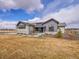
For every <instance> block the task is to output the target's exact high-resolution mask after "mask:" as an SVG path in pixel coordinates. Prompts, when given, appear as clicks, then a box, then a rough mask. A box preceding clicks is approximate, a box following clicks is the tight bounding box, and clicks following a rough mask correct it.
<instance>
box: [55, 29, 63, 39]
mask: <svg viewBox="0 0 79 59" xmlns="http://www.w3.org/2000/svg"><path fill="white" fill-rule="evenodd" d="M56 37H57V38H62V32H61V30H59V31H58V33H57V34H56Z"/></svg>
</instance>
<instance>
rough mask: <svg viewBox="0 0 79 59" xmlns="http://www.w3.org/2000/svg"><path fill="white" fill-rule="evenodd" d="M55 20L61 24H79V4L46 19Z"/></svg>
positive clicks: (49, 15)
mask: <svg viewBox="0 0 79 59" xmlns="http://www.w3.org/2000/svg"><path fill="white" fill-rule="evenodd" d="M49 18H54V19H56V20H58V21H60V22H66V23H74V22H75V23H76V22H77V23H79V4H78V5H75V6H69V7H67V8H64V9H61V10H60V11H59V12H56V13H50V14H48V15H47V16H45V17H44V19H49Z"/></svg>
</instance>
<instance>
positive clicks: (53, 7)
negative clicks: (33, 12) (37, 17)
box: [43, 0, 74, 15]
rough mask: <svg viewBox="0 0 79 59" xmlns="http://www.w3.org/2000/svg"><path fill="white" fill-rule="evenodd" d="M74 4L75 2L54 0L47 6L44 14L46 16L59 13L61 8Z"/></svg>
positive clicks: (71, 0) (72, 0)
mask: <svg viewBox="0 0 79 59" xmlns="http://www.w3.org/2000/svg"><path fill="white" fill-rule="evenodd" d="M73 2H74V0H54V1H53V2H51V3H49V4H48V5H47V7H46V9H44V12H43V14H44V15H46V14H48V13H51V12H56V11H59V10H60V9H61V8H64V7H67V6H69V5H71V4H72V3H73Z"/></svg>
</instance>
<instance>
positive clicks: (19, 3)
mask: <svg viewBox="0 0 79 59" xmlns="http://www.w3.org/2000/svg"><path fill="white" fill-rule="evenodd" d="M43 7H44V6H43V4H42V3H41V0H0V9H6V10H10V9H18V8H20V9H23V10H27V11H34V10H40V9H42V8H43Z"/></svg>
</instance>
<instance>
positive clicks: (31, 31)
mask: <svg viewBox="0 0 79 59" xmlns="http://www.w3.org/2000/svg"><path fill="white" fill-rule="evenodd" d="M28 31H29V34H33V33H34V27H33V26H29V30H28Z"/></svg>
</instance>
